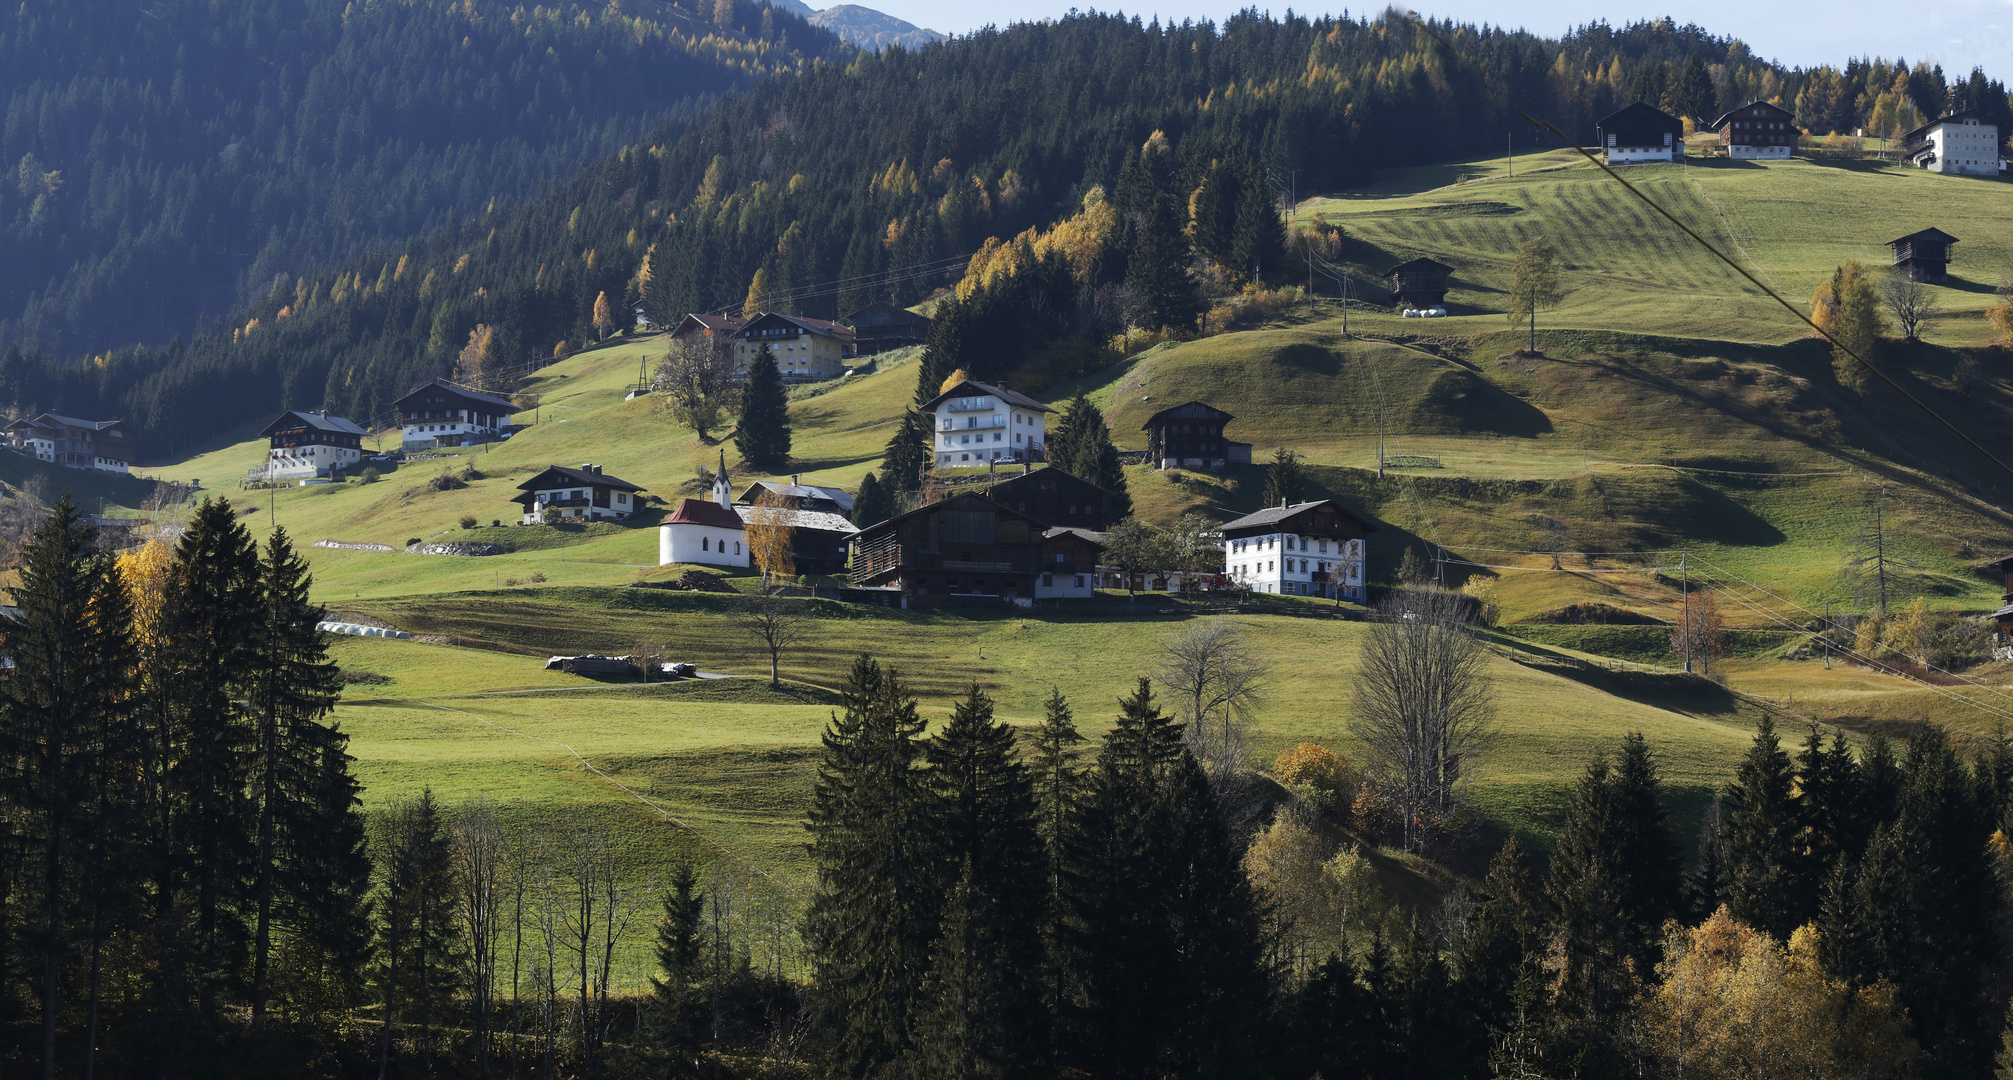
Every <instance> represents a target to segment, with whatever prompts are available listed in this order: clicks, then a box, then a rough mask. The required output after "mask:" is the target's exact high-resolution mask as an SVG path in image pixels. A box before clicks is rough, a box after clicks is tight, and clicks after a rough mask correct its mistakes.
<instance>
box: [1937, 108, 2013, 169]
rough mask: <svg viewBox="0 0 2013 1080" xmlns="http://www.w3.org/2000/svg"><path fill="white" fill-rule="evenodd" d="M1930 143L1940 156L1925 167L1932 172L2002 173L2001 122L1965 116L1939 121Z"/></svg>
mask: <svg viewBox="0 0 2013 1080" xmlns="http://www.w3.org/2000/svg"><path fill="white" fill-rule="evenodd" d="M1929 143H1930V145H1931V146H1932V147H1934V148H1935V152H1936V160H1934V161H1931V162H1930V163H1929V164H1928V165H1927V166H1925V168H1927V169H1928V170H1929V171H1930V172H1940V173H1954V174H1956V175H1958V176H1997V175H1999V126H1998V125H1997V124H1982V123H1979V122H1978V121H1976V120H1965V121H1962V122H1960V123H1955V124H1938V125H1936V126H1935V127H1933V128H1930V129H1929Z"/></svg>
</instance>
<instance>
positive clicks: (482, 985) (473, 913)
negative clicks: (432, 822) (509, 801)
mask: <svg viewBox="0 0 2013 1080" xmlns="http://www.w3.org/2000/svg"><path fill="white" fill-rule="evenodd" d="M453 838H454V855H455V861H456V862H458V863H459V864H460V869H461V874H460V882H461V920H462V932H463V934H464V936H465V940H466V941H467V943H468V957H467V964H468V997H469V1001H468V1006H469V1013H470V1019H471V1020H472V1021H473V1028H474V1031H473V1032H472V1034H473V1036H474V1040H475V1070H476V1075H477V1076H480V1077H485V1078H486V1077H488V1076H489V1071H490V1063H489V1050H490V1045H489V1044H490V1035H491V1032H490V1018H491V1014H492V1013H493V1011H494V1007H495V1000H496V966H497V963H496V959H497V948H498V946H499V944H500V943H501V941H502V936H503V916H504V909H505V903H506V897H505V884H506V875H507V873H508V870H507V864H508V861H509V849H508V846H507V844H506V839H505V836H504V831H503V823H502V822H501V821H500V820H498V818H497V816H496V808H495V807H494V806H492V805H491V804H490V803H489V802H487V801H485V800H482V799H477V800H475V801H474V802H471V803H469V804H467V805H466V806H463V807H462V808H461V811H460V812H459V813H457V814H456V815H455V819H454V825H453Z"/></svg>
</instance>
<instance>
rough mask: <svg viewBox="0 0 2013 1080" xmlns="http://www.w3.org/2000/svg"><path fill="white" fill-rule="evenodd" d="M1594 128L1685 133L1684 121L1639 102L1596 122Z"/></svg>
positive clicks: (1625, 106) (1644, 102) (1648, 104)
mask: <svg viewBox="0 0 2013 1080" xmlns="http://www.w3.org/2000/svg"><path fill="white" fill-rule="evenodd" d="M1594 126H1595V127H1597V128H1599V129H1600V130H1602V131H1606V130H1607V129H1608V128H1610V127H1616V126H1629V127H1659V128H1664V127H1668V128H1675V129H1676V130H1678V131H1683V130H1684V121H1682V120H1680V119H1678V118H1677V117H1675V116H1672V115H1671V114H1669V113H1667V112H1665V111H1663V110H1662V109H1659V108H1657V107H1656V106H1655V105H1651V104H1650V103H1649V102H1646V101H1637V102H1635V103H1634V104H1632V105H1624V106H1622V107H1621V108H1619V109H1616V110H1615V111H1614V112H1611V113H1609V114H1607V115H1606V116H1603V117H1601V118H1600V119H1599V120H1596V121H1594Z"/></svg>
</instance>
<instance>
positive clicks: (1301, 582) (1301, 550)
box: [1222, 499, 1377, 603]
mask: <svg viewBox="0 0 2013 1080" xmlns="http://www.w3.org/2000/svg"><path fill="white" fill-rule="evenodd" d="M1222 531H1223V576H1224V577H1226V578H1229V579H1230V581H1231V582H1232V583H1233V584H1235V585H1237V586H1240V587H1243V588H1248V589H1250V590H1252V591H1253V592H1262V593H1285V594H1290V595H1293V596H1325V597H1330V598H1337V599H1342V600H1354V601H1356V602H1357V603H1362V602H1363V600H1364V598H1365V597H1366V596H1367V595H1368V593H1367V592H1366V591H1365V578H1364V568H1365V565H1366V564H1365V562H1364V559H1365V555H1366V538H1367V537H1368V535H1369V534H1370V533H1373V532H1376V531H1377V527H1376V526H1375V525H1372V524H1370V523H1369V522H1367V521H1364V520H1363V519H1362V518H1359V517H1357V516H1356V515H1354V514H1352V513H1350V512H1349V511H1347V510H1344V509H1342V508H1341V507H1340V506H1337V505H1336V504H1335V503H1334V502H1333V501H1331V500H1328V499H1322V500H1319V501H1317V502H1303V503H1294V504H1293V505H1291V506H1272V507H1267V508H1265V509H1263V510H1260V511H1258V512H1257V513H1255V514H1246V515H1244V516H1243V517H1241V518H1238V519H1236V520H1235V521H1226V522H1224V523H1223V530H1222Z"/></svg>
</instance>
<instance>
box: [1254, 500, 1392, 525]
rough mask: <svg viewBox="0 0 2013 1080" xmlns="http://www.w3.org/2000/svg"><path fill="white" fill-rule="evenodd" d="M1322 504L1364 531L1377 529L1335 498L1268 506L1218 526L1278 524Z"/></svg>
mask: <svg viewBox="0 0 2013 1080" xmlns="http://www.w3.org/2000/svg"><path fill="white" fill-rule="evenodd" d="M1320 506H1327V507H1332V508H1334V510H1335V512H1336V513H1338V514H1341V515H1342V516H1343V517H1346V518H1348V519H1349V520H1351V521H1354V522H1355V523H1356V524H1358V525H1361V526H1363V531H1364V532H1376V531H1377V526H1375V525H1372V524H1370V523H1369V522H1367V521H1364V520H1363V519H1362V518H1360V517H1357V516H1356V515H1355V514H1352V513H1350V512H1349V511H1348V510H1346V509H1344V508H1343V507H1342V505H1341V504H1340V503H1337V502H1336V501H1335V500H1333V499H1316V500H1314V501H1313V502H1298V503H1294V504H1292V505H1291V506H1268V507H1266V508H1265V509H1263V510H1260V511H1258V512H1257V513H1255V514H1246V515H1244V516H1243V517H1241V518H1237V519H1236V520H1234V521H1226V522H1224V523H1223V524H1221V525H1219V526H1217V528H1218V529H1252V528H1257V527H1259V526H1263V525H1277V524H1280V523H1281V522H1284V521H1288V520H1290V519H1292V518H1296V517H1299V516H1300V515H1301V514H1304V513H1306V512H1308V511H1309V510H1313V509H1315V508H1316V507H1320Z"/></svg>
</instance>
